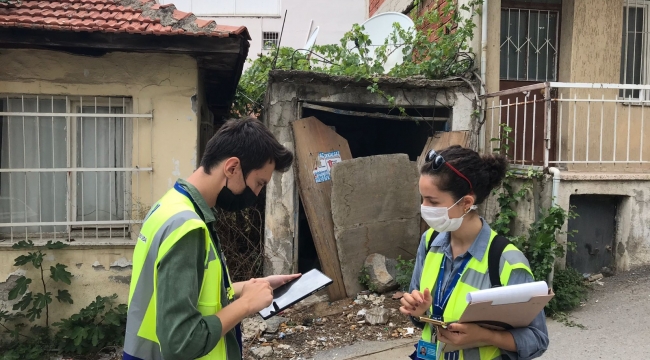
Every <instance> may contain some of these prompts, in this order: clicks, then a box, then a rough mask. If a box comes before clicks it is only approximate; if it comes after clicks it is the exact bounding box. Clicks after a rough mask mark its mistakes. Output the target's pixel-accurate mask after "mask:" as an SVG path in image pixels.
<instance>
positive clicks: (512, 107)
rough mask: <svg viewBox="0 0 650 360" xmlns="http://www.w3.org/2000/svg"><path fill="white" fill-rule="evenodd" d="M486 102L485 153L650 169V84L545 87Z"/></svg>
mask: <svg viewBox="0 0 650 360" xmlns="http://www.w3.org/2000/svg"><path fill="white" fill-rule="evenodd" d="M623 94H626V95H628V96H627V97H623ZM633 96H634V97H633ZM484 99H485V101H486V110H487V111H486V119H485V120H486V121H485V124H484V126H485V134H486V141H485V142H484V144H485V145H484V147H483V151H485V152H490V151H494V149H495V148H500V149H502V151H506V152H507V155H508V157H509V158H510V160H511V162H512V163H513V164H516V165H523V166H531V165H532V166H541V167H544V168H547V167H549V166H559V167H563V168H566V169H569V170H576V171H603V170H605V169H615V168H618V169H623V168H625V169H627V170H630V169H635V170H636V171H647V170H650V146H648V145H650V144H649V143H648V140H650V126H648V125H650V124H646V122H647V120H646V118H647V117H649V116H650V111H649V110H650V109H648V110H646V108H647V107H650V100H649V99H650V85H623V84H596V83H559V82H546V83H540V84H535V85H529V86H524V87H520V88H515V89H510V90H504V91H499V92H496V93H491V94H487V95H485V96H484Z"/></svg>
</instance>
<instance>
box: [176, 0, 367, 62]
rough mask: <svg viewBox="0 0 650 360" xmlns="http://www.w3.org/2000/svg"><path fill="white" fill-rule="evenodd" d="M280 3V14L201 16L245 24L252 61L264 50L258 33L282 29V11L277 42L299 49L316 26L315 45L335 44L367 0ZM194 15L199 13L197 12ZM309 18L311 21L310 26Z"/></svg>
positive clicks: (362, 14)
mask: <svg viewBox="0 0 650 360" xmlns="http://www.w3.org/2000/svg"><path fill="white" fill-rule="evenodd" d="M195 1H196V0H195ZM203 1H209V0H203ZM170 2H173V1H170ZM281 5H282V8H281V11H280V15H281V16H264V17H246V16H228V17H227V16H220V17H205V16H204V17H205V18H206V19H214V20H215V21H216V22H217V24H219V25H233V26H246V28H247V29H248V32H249V33H250V35H251V38H252V40H251V41H250V50H249V55H248V58H249V59H253V60H254V59H256V58H257V57H258V54H261V53H263V52H267V50H262V32H277V33H280V32H281V31H282V21H283V18H282V17H284V12H285V10H286V11H287V18H286V23H285V25H284V33H283V34H282V44H281V45H282V46H289V47H292V48H294V49H300V48H302V47H303V46H304V45H305V43H306V42H307V38H308V37H309V35H310V34H311V32H313V31H314V29H316V27H317V26H319V27H320V29H319V34H318V38H317V39H316V44H317V45H326V44H338V43H339V40H341V38H342V37H343V34H345V33H346V32H347V31H349V30H350V29H352V25H353V24H355V23H358V24H361V23H363V22H364V21H365V20H366V19H367V18H368V0H352V1H345V0H310V1H301V0H282V1H281ZM178 6H180V7H179V9H180V10H183V11H191V9H189V8H184V6H183V4H181V5H178ZM196 15H197V16H201V14H200V13H196ZM312 20H313V24H312V25H311V27H310V23H311V21H312ZM249 66H250V64H249V63H246V64H245V65H244V67H245V68H248V67H249Z"/></svg>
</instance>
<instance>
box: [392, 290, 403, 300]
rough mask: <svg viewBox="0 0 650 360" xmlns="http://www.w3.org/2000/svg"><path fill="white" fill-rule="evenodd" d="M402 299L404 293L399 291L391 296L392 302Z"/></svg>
mask: <svg viewBox="0 0 650 360" xmlns="http://www.w3.org/2000/svg"><path fill="white" fill-rule="evenodd" d="M403 297H404V293H403V292H401V291H398V292H396V293H395V294H393V300H400V299H401V298H403Z"/></svg>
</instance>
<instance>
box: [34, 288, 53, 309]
mask: <svg viewBox="0 0 650 360" xmlns="http://www.w3.org/2000/svg"><path fill="white" fill-rule="evenodd" d="M51 302H52V293H50V292H46V293H45V294H40V293H39V294H36V295H35V296H34V306H35V307H36V308H38V309H43V308H45V307H46V306H47V305H49V304H50V303H51Z"/></svg>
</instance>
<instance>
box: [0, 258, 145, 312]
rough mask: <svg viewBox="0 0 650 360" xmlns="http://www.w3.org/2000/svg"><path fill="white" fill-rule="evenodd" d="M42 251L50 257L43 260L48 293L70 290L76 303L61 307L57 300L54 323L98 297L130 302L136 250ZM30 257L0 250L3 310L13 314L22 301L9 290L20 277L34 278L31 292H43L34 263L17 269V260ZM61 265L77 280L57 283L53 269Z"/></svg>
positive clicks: (54, 308)
mask: <svg viewBox="0 0 650 360" xmlns="http://www.w3.org/2000/svg"><path fill="white" fill-rule="evenodd" d="M42 251H43V252H45V253H46V254H47V255H46V256H45V260H44V261H43V269H44V270H45V276H46V279H45V284H46V286H47V291H48V292H51V293H52V294H54V295H56V293H57V290H59V289H61V290H65V289H67V290H68V291H69V292H70V294H71V295H72V299H73V301H74V304H72V305H68V304H65V305H61V304H59V303H58V301H57V300H56V299H54V301H53V302H52V304H50V322H53V321H58V320H59V319H62V318H67V317H70V316H71V315H72V314H74V313H76V312H78V311H79V310H80V309H81V308H82V307H85V306H87V305H88V304H90V303H91V302H92V301H93V300H95V297H97V296H98V295H100V296H108V295H112V294H117V295H118V296H119V298H118V301H119V302H120V303H126V302H127V300H128V295H129V286H130V283H131V282H130V279H131V268H132V262H131V258H132V253H133V247H131V246H123V247H117V246H116V247H112V248H106V247H104V248H95V249H94V248H91V247H88V246H85V247H83V248H77V249H75V247H69V248H67V249H63V250H45V249H43V250H42ZM26 254H27V252H26V251H20V250H13V249H10V248H6V247H5V248H1V249H0V310H10V311H11V307H12V305H13V304H14V303H15V302H17V301H18V300H20V299H16V300H14V301H8V294H9V291H10V290H11V289H12V288H13V286H14V284H15V281H16V280H17V279H18V278H19V277H20V276H23V275H24V276H26V277H28V278H30V279H32V283H31V284H30V285H29V286H30V288H29V289H30V290H29V291H32V292H43V287H42V284H41V281H40V272H38V271H37V270H36V269H34V268H33V266H32V265H31V263H30V264H28V265H25V266H21V267H15V266H13V264H14V259H15V258H16V257H18V256H20V255H26ZM57 263H61V264H64V265H66V266H67V269H66V270H68V271H69V272H70V273H72V275H73V278H72V280H71V284H70V285H66V284H63V283H61V282H55V281H54V280H52V279H51V278H49V274H50V272H49V268H50V266H54V265H56V264H57ZM41 320H43V318H41ZM36 323H38V321H37V322H36ZM41 325H43V324H41Z"/></svg>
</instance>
